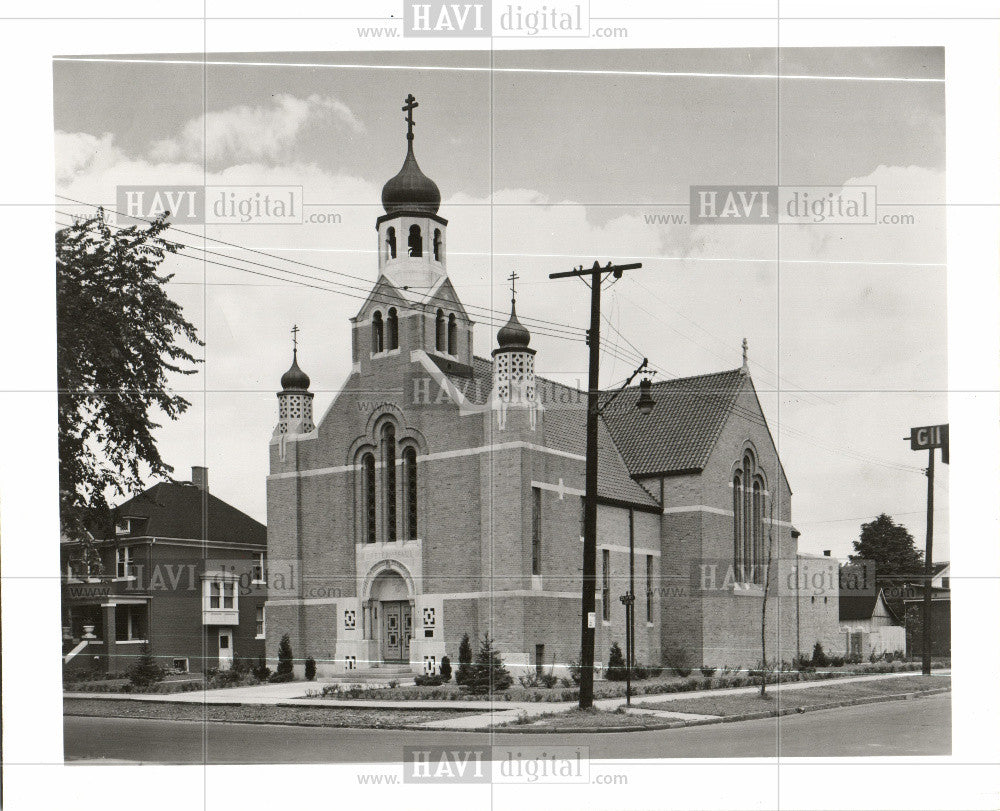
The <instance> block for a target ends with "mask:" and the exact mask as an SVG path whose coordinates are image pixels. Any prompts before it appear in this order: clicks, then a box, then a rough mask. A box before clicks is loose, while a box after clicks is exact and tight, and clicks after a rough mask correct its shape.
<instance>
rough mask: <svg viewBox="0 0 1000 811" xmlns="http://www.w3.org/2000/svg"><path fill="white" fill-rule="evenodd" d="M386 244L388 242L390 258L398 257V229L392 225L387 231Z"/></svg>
mask: <svg viewBox="0 0 1000 811" xmlns="http://www.w3.org/2000/svg"><path fill="white" fill-rule="evenodd" d="M385 244H386V247H387V248H388V249H389V258H390V259H395V258H396V229H395V228H393V227H392V226H391V225H390V226H389V228H388V229H387V230H386V232H385Z"/></svg>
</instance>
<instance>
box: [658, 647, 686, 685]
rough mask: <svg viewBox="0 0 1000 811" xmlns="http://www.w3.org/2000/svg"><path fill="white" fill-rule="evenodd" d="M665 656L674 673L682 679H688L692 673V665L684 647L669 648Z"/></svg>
mask: <svg viewBox="0 0 1000 811" xmlns="http://www.w3.org/2000/svg"><path fill="white" fill-rule="evenodd" d="M663 658H664V660H665V661H666V663H667V664H668V665H669V666H670V667H671V668H672V669H673V671H674V673H676V674H677V675H678V676H680V677H681V678H682V679H686V678H687V677H688V676H690V675H691V666H690V665H689V664H688V655H687V651H686V650H684V649H683V648H678V647H673V648H669V649H668V650H667V652H666V653H665V654H664V657H663Z"/></svg>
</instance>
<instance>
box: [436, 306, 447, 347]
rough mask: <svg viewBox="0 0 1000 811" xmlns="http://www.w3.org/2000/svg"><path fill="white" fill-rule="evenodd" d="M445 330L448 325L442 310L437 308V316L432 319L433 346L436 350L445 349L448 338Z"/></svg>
mask: <svg viewBox="0 0 1000 811" xmlns="http://www.w3.org/2000/svg"><path fill="white" fill-rule="evenodd" d="M447 331H448V327H447V322H446V321H445V318H444V310H438V311H437V317H436V318H435V319H434V348H435V349H436V350H437V351H438V352H444V350H445V345H446V342H447V340H448V336H447Z"/></svg>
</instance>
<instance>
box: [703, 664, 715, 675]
mask: <svg viewBox="0 0 1000 811" xmlns="http://www.w3.org/2000/svg"><path fill="white" fill-rule="evenodd" d="M699 669H700V670H701V675H702V676H705V677H706V678H711V677H712V676H713V675H715V668H714V667H708V666H707V665H705V666H702V667H701V668H699Z"/></svg>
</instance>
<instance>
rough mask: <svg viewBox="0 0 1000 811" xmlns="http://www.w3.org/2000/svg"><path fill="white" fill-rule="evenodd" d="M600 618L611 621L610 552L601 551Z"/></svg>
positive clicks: (606, 550)
mask: <svg viewBox="0 0 1000 811" xmlns="http://www.w3.org/2000/svg"><path fill="white" fill-rule="evenodd" d="M601 616H602V618H603V620H604V621H605V622H608V621H609V620H610V619H611V551H610V550H608V549H602V550H601Z"/></svg>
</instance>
